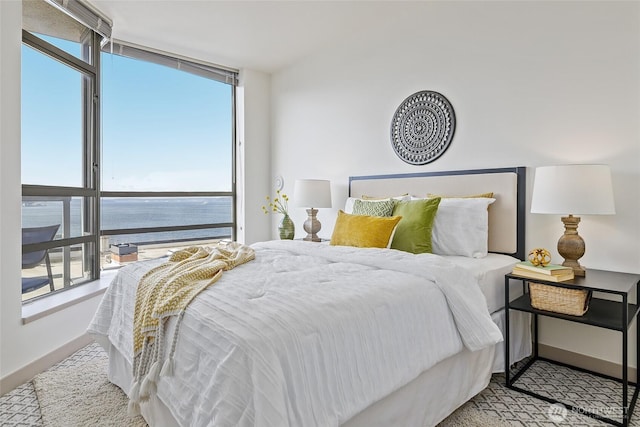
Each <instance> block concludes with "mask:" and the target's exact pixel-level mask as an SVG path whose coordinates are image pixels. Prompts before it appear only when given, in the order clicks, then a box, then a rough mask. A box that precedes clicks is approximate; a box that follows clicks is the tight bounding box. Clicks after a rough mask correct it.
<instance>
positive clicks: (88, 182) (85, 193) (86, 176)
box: [22, 29, 101, 301]
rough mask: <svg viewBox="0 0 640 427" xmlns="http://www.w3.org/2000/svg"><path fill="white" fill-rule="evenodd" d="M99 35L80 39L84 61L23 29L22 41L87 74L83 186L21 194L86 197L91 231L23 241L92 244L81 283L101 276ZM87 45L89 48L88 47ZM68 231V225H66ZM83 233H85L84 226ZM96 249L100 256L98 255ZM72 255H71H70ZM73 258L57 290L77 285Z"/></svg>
mask: <svg viewBox="0 0 640 427" xmlns="http://www.w3.org/2000/svg"><path fill="white" fill-rule="evenodd" d="M100 39H101V37H100V36H99V35H98V34H97V33H95V32H94V31H92V30H90V29H88V30H87V32H86V33H85V36H84V38H83V40H82V42H81V46H82V49H83V52H84V53H85V54H87V55H90V57H91V59H90V61H89V62H90V63H89V62H85V61H83V60H81V59H79V58H77V57H75V56H73V55H71V54H70V53H68V52H65V51H64V50H62V49H60V48H58V47H57V46H54V45H53V44H51V43H49V42H47V41H45V40H43V39H41V38H40V37H38V36H36V35H35V34H33V33H31V32H29V31H26V30H24V29H23V30H22V43H23V44H24V45H26V46H29V47H30V48H32V49H34V50H35V51H37V52H38V53H40V54H43V55H46V56H48V57H49V58H51V59H52V60H55V61H58V62H60V63H61V64H63V65H65V66H68V67H70V68H72V69H74V70H76V71H78V72H79V73H81V75H83V76H84V78H83V81H82V98H83V99H82V128H83V129H82V135H83V147H82V151H83V153H82V159H83V160H82V163H83V165H82V168H83V174H82V175H83V177H82V180H83V184H82V187H69V186H53V185H33V184H22V198H23V200H24V198H30V197H34V198H48V199H50V200H54V199H55V200H60V201H62V200H63V198H68V197H81V198H82V200H83V210H82V214H83V216H84V217H83V223H85V224H91V227H90V229H91V230H92V231H91V233H90V234H85V235H83V236H78V237H65V236H63V238H62V239H56V240H52V241H50V242H43V243H32V244H25V245H22V253H23V254H24V253H29V252H34V251H39V250H43V249H54V248H62V250H63V254H64V255H65V256H66V257H69V255H70V251H71V246H72V245H78V244H86V243H92V244H93V248H94V250H93V254H90V255H92V256H88V255H89V254H85V256H86V257H87V258H90V260H89V259H85V260H83V263H86V264H87V265H88V272H89V277H88V278H87V279H85V280H83V281H82V282H81V283H78V285H80V284H84V283H87V282H89V281H92V280H96V279H98V278H99V277H100V257H99V252H98V251H97V250H96V249H95V248H99V247H100V234H99V227H98V226H97V225H98V218H99V215H100V212H99V209H100V206H99V203H98V202H99V199H98V198H99V196H100V192H99V189H100V176H99V173H97V172H98V165H99V164H100V150H99V147H100V133H99V129H100V73H99V70H100ZM87 48H88V50H87ZM65 233H68V229H65ZM83 233H86V232H85V231H84V230H83ZM96 253H97V254H98V256H97V257H96ZM67 259H69V258H67ZM70 277H71V276H70V261H69V262H63V280H64V282H65V283H63V285H64V287H63V288H62V289H59V290H57V291H55V292H60V291H64V290H67V289H70V288H72V287H75V286H70V285H69V283H66V281H67V280H69V279H70ZM52 293H54V292H49V293H47V294H45V295H42V296H38V297H34V298H30V299H28V300H27V301H33V300H35V299H38V298H42V297H45V296H48V295H51V294H52Z"/></svg>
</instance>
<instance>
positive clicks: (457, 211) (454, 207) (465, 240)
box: [431, 197, 496, 258]
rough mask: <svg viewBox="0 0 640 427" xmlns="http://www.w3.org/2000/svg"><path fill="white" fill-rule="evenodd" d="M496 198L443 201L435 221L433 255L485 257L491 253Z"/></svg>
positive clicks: (432, 238) (432, 241)
mask: <svg viewBox="0 0 640 427" xmlns="http://www.w3.org/2000/svg"><path fill="white" fill-rule="evenodd" d="M495 201H496V199H492V198H488V197H477V198H443V199H442V200H440V205H439V206H438V213H437V214H436V218H435V221H434V222H433V231H432V234H431V244H432V250H433V253H434V254H438V255H459V256H466V257H470V258H484V257H486V256H487V253H488V252H489V248H488V246H489V243H488V240H489V212H488V208H489V205H490V204H491V203H493V202H495Z"/></svg>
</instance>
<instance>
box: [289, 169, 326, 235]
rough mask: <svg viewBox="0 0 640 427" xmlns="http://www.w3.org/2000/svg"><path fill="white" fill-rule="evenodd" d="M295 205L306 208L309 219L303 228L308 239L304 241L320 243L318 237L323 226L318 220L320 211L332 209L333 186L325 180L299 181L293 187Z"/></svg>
mask: <svg viewBox="0 0 640 427" xmlns="http://www.w3.org/2000/svg"><path fill="white" fill-rule="evenodd" d="M293 203H294V204H295V205H296V206H300V207H305V208H308V209H307V214H308V215H309V217H308V218H307V220H306V221H305V222H304V225H303V228H304V231H306V232H307V237H305V238H304V239H303V240H306V241H310V242H319V241H321V239H320V238H319V237H318V232H319V231H320V228H321V224H320V221H318V218H316V215H317V214H318V209H316V208H330V207H331V184H330V182H329V181H327V180H323V179H297V180H296V182H295V183H294V187H293Z"/></svg>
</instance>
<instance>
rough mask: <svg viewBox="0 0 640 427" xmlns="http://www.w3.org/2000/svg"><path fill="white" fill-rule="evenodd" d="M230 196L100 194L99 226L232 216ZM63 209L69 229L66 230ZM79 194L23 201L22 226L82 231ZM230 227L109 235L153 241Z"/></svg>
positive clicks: (205, 235)
mask: <svg viewBox="0 0 640 427" xmlns="http://www.w3.org/2000/svg"><path fill="white" fill-rule="evenodd" d="M232 208H233V205H232V199H231V197H228V196H227V197H180V198H153V197H140V198H137V197H136V198H133V197H127V198H103V199H102V201H101V211H100V217H101V218H100V228H101V230H116V229H133V228H143V227H144V228H147V227H166V226H177V225H195V224H210V223H229V222H232V220H233V209H232ZM65 209H66V210H67V213H66V215H67V216H68V218H67V220H68V223H69V230H67V231H66V232H65V230H64V224H65ZM82 217H83V215H82V203H81V198H79V197H75V198H66V199H65V198H58V199H57V200H47V199H45V198H37V199H36V198H31V199H29V200H28V201H24V202H23V204H22V226H23V227H25V228H26V227H41V226H46V225H53V224H60V230H59V231H58V234H57V236H56V238H62V237H63V236H65V237H77V236H81V235H82ZM230 236H231V228H230V227H224V228H208V229H201V230H185V231H171V232H152V233H137V234H120V235H114V236H109V243H110V244H118V243H135V244H139V245H141V244H152V243H159V242H167V241H172V240H187V239H209V238H220V237H230Z"/></svg>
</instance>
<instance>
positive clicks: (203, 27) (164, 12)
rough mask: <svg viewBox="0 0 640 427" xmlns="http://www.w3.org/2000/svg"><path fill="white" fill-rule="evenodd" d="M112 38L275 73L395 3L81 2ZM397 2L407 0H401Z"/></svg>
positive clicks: (357, 30)
mask: <svg viewBox="0 0 640 427" xmlns="http://www.w3.org/2000/svg"><path fill="white" fill-rule="evenodd" d="M89 1H90V3H91V4H92V5H93V6H95V7H96V8H97V9H98V10H99V11H100V12H102V13H103V14H104V15H106V16H107V17H109V18H110V19H111V20H112V21H113V38H114V39H117V40H120V41H124V42H129V43H133V44H137V45H141V46H145V47H151V48H154V49H158V50H163V51H166V52H169V53H175V54H179V55H182V56H187V57H191V58H194V59H199V60H203V61H207V62H212V63H215V64H218V65H223V66H227V67H232V68H237V69H241V68H250V69H254V70H260V71H264V72H268V73H271V72H275V71H277V70H279V69H282V68H283V67H286V66H288V65H290V64H292V63H294V62H296V61H297V60H299V59H301V58H303V57H305V56H306V55H309V54H310V53H312V52H315V51H318V50H321V49H324V48H328V47H330V46H332V45H335V44H337V43H340V42H341V41H342V40H344V39H345V38H348V37H350V36H353V35H355V34H358V35H362V34H363V33H364V32H366V31H375V30H376V28H378V27H379V26H380V25H382V24H384V22H385V21H388V19H390V17H391V14H392V13H393V11H394V10H395V9H397V8H398V7H399V6H400V5H402V4H403V3H402V2H394V1H387V2H369V1H241V0H237V1H215V0H200V1H193V0H171V1H166V0H153V1H150V0H134V1H116V0H89ZM404 4H405V5H406V4H407V3H404Z"/></svg>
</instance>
